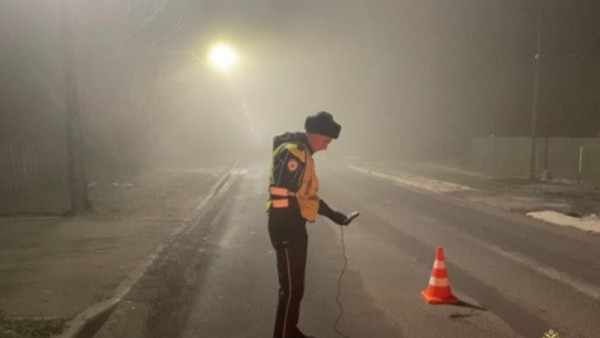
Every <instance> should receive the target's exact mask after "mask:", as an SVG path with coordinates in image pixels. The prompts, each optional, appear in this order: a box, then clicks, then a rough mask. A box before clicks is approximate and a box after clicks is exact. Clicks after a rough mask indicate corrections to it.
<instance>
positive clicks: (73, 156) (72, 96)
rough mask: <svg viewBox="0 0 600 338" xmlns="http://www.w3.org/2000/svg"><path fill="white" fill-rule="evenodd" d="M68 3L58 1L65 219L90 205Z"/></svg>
mask: <svg viewBox="0 0 600 338" xmlns="http://www.w3.org/2000/svg"><path fill="white" fill-rule="evenodd" d="M71 1H72V0H61V3H62V8H61V9H62V13H61V25H62V39H63V53H64V62H65V64H64V72H65V97H66V100H65V101H66V110H67V111H66V128H65V129H66V145H67V170H68V178H69V193H70V200H71V209H70V210H69V212H68V215H71V216H72V215H76V214H79V213H81V212H82V211H85V210H89V209H90V208H91V203H90V200H89V197H88V191H87V182H86V179H85V158H84V140H83V132H82V126H81V115H80V113H79V110H80V106H79V93H78V90H77V65H76V64H75V62H74V57H73V56H74V55H73V54H74V50H73V30H72V26H71V25H72V22H71V20H72V16H71Z"/></svg>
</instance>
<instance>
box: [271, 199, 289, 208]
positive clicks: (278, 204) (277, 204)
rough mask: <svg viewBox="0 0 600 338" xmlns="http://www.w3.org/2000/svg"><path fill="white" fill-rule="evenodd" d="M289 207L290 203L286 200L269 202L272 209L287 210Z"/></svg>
mask: <svg viewBox="0 0 600 338" xmlns="http://www.w3.org/2000/svg"><path fill="white" fill-rule="evenodd" d="M289 205H290V201H289V200H288V199H287V198H285V199H274V200H271V206H272V207H273V208H287V207H288V206H289Z"/></svg>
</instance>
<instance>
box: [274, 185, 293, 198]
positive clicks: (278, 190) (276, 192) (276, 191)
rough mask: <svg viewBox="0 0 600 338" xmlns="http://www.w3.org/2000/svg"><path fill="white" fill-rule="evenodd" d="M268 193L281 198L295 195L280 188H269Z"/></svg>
mask: <svg viewBox="0 0 600 338" xmlns="http://www.w3.org/2000/svg"><path fill="white" fill-rule="evenodd" d="M269 193H270V194H271V195H273V196H281V197H288V196H296V193H294V192H293V191H289V190H287V189H286V188H282V187H269Z"/></svg>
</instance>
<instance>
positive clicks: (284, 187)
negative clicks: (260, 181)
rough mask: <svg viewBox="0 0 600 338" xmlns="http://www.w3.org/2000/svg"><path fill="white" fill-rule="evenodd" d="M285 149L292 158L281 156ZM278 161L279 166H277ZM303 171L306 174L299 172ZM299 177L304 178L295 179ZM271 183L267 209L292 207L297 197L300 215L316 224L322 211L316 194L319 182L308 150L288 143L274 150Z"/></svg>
mask: <svg viewBox="0 0 600 338" xmlns="http://www.w3.org/2000/svg"><path fill="white" fill-rule="evenodd" d="M285 150H287V152H288V153H289V155H290V156H286V157H281V156H279V155H280V153H281V152H283V151H285ZM278 161H279V162H280V163H277V162H278ZM281 162H285V163H281ZM275 169H277V170H275ZM300 170H302V171H303V172H296V171H300ZM275 171H276V172H275ZM296 175H302V176H301V178H299V179H292V178H295V177H296ZM270 181H271V184H270V186H269V200H268V201H267V210H271V208H273V209H286V208H289V206H290V199H291V198H295V199H296V200H297V202H298V206H299V208H300V215H301V216H302V217H303V218H304V219H306V220H307V221H309V222H314V221H315V219H316V218H317V212H318V211H319V196H318V195H317V192H318V190H319V180H318V179H317V175H316V173H315V165H314V162H313V158H312V156H311V154H310V152H309V151H308V149H306V147H304V146H302V145H300V144H297V143H293V142H288V143H283V144H281V145H280V146H279V147H277V148H275V150H274V151H273V161H272V165H271V180H270Z"/></svg>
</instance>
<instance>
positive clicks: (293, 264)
mask: <svg viewBox="0 0 600 338" xmlns="http://www.w3.org/2000/svg"><path fill="white" fill-rule="evenodd" d="M269 236H270V238H271V243H272V244H273V248H274V249H275V252H276V253H277V272H278V275H279V302H278V304H277V315H276V317H275V329H274V332H273V337H274V338H302V337H305V336H304V335H303V334H302V333H301V332H300V330H299V329H298V326H297V325H298V317H299V314H300V301H301V300H302V296H303V295H304V271H305V267H306V249H307V246H308V236H307V233H306V221H305V220H304V219H303V218H301V217H300V216H297V217H289V214H288V216H287V217H286V216H285V215H284V214H278V213H273V212H272V213H271V214H270V215H269Z"/></svg>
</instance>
